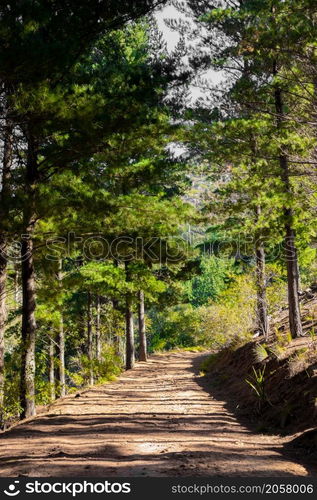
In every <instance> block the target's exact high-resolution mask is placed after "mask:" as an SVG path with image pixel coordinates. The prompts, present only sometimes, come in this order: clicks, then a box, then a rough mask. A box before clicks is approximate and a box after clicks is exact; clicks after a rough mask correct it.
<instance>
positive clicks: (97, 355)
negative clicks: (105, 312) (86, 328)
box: [96, 295, 101, 361]
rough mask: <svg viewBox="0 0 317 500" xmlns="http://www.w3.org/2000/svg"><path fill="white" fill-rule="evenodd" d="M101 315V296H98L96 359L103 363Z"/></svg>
mask: <svg viewBox="0 0 317 500" xmlns="http://www.w3.org/2000/svg"><path fill="white" fill-rule="evenodd" d="M100 313H101V304H100V296H99V295H97V300H96V358H97V360H98V361H101V332H100Z"/></svg>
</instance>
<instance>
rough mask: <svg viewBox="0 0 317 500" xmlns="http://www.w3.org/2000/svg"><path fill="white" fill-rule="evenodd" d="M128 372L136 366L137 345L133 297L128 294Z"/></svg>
mask: <svg viewBox="0 0 317 500" xmlns="http://www.w3.org/2000/svg"><path fill="white" fill-rule="evenodd" d="M125 319H126V362H125V364H126V370H131V369H132V368H133V367H134V364H135V345H134V324H133V311H132V297H131V295H130V294H129V293H128V294H127V296H126V312H125Z"/></svg>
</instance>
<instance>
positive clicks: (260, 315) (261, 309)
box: [256, 242, 269, 337]
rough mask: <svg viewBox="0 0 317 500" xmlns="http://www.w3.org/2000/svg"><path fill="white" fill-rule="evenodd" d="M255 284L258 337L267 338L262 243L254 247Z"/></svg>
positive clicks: (267, 327)
mask: <svg viewBox="0 0 317 500" xmlns="http://www.w3.org/2000/svg"><path fill="white" fill-rule="evenodd" d="M256 284H257V327H258V330H259V332H260V335H264V337H267V336H268V330H269V325H268V317H267V300H266V283H265V250H264V245H263V243H262V242H259V243H257V246H256Z"/></svg>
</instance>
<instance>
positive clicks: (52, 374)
mask: <svg viewBox="0 0 317 500" xmlns="http://www.w3.org/2000/svg"><path fill="white" fill-rule="evenodd" d="M54 356H55V344H54V339H53V337H50V344H49V363H50V365H49V382H50V393H51V402H53V401H55V398H56V393H55V360H54Z"/></svg>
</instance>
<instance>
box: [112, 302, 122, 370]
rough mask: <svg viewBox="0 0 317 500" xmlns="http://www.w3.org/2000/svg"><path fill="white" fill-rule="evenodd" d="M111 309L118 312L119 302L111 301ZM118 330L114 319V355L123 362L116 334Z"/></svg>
mask: <svg viewBox="0 0 317 500" xmlns="http://www.w3.org/2000/svg"><path fill="white" fill-rule="evenodd" d="M112 307H113V309H114V311H119V301H118V300H117V299H112ZM118 330H119V324H118V320H117V319H115V322H114V331H115V335H114V339H113V343H114V348H115V354H116V356H118V358H120V359H122V360H123V358H124V354H123V352H122V349H121V342H120V335H119V333H118Z"/></svg>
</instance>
